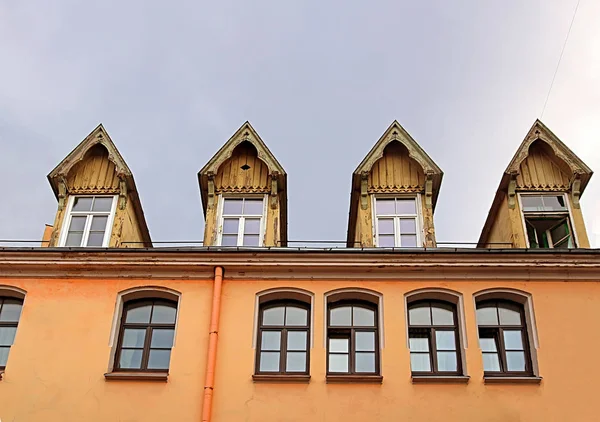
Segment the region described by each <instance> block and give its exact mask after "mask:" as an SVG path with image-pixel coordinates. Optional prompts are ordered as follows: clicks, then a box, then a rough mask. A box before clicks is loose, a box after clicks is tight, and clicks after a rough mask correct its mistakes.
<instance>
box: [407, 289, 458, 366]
mask: <svg viewBox="0 0 600 422" xmlns="http://www.w3.org/2000/svg"><path fill="white" fill-rule="evenodd" d="M434 304H437V305H443V306H444V307H446V308H450V309H451V311H452V318H453V323H454V325H434V324H433V315H432V313H433V311H432V307H433V305H434ZM423 305H428V306H429V312H430V318H431V325H411V324H410V316H409V317H408V338H409V339H410V338H411V334H412V333H418V334H421V333H424V334H426V335H427V338H428V340H429V342H428V343H429V352H428V354H429V362H430V367H431V371H413V370H412V368H411V373H412V375H413V376H419V377H420V376H460V375H464V374H463V364H462V363H463V362H462V353H461V352H462V351H461V348H462V346H461V341H460V329H459V321H458V306H457V305H456V304H454V303H452V302H448V301H444V300H439V299H437V300H436V299H431V300H430V299H420V300H416V301H414V302H410V303H409V304H408V306H407V310H408V312H409V315H410V310H411V309H412V308H418V307H422V306H423ZM436 331H454V339H455V340H454V342H455V347H456V371H439V370H438V359H437V352H438V350H437V345H436V337H435V333H436ZM409 342H410V340H409ZM449 351H450V350H449ZM409 352H410V350H409ZM442 352H443V350H442ZM410 353H411V354H412V352H410ZM423 354H425V352H423Z"/></svg>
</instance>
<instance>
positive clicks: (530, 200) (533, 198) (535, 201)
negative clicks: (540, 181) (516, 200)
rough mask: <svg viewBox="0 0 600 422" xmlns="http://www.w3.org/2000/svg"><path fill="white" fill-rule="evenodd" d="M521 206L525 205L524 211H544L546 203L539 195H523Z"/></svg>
mask: <svg viewBox="0 0 600 422" xmlns="http://www.w3.org/2000/svg"><path fill="white" fill-rule="evenodd" d="M521 204H523V211H543V210H544V203H543V202H542V197H541V196H537V195H523V196H521Z"/></svg>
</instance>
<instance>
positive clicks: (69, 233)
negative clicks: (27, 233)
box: [59, 195, 117, 247]
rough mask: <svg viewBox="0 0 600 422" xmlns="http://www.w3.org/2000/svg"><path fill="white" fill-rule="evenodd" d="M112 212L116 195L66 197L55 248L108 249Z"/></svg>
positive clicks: (114, 209)
mask: <svg viewBox="0 0 600 422" xmlns="http://www.w3.org/2000/svg"><path fill="white" fill-rule="evenodd" d="M116 208H117V196H116V195H98V196H95V195H77V196H71V197H69V200H68V203H67V212H66V214H65V219H64V222H63V226H62V229H61V234H60V239H59V245H60V246H71V247H108V244H109V241H110V235H111V232H112V226H113V222H114V219H115V211H116Z"/></svg>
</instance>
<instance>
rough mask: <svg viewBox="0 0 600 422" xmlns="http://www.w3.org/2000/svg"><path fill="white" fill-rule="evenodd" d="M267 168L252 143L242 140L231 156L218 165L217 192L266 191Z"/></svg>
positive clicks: (267, 187)
mask: <svg viewBox="0 0 600 422" xmlns="http://www.w3.org/2000/svg"><path fill="white" fill-rule="evenodd" d="M268 175H269V169H268V167H267V165H266V164H265V163H264V162H262V161H261V160H260V159H259V158H258V156H257V154H256V149H255V148H254V147H253V146H252V144H250V143H247V142H243V143H241V144H240V145H239V146H238V147H237V148H236V149H235V150H234V151H233V155H232V156H231V158H229V159H228V160H226V161H225V162H224V163H223V164H222V165H221V166H220V167H219V170H218V172H217V175H216V177H215V189H216V191H217V192H268V190H269V177H268Z"/></svg>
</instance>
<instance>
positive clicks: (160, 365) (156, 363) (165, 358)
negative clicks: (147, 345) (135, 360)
mask: <svg viewBox="0 0 600 422" xmlns="http://www.w3.org/2000/svg"><path fill="white" fill-rule="evenodd" d="M170 360H171V351H170V350H150V357H149V358H148V369H169V361H170Z"/></svg>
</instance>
